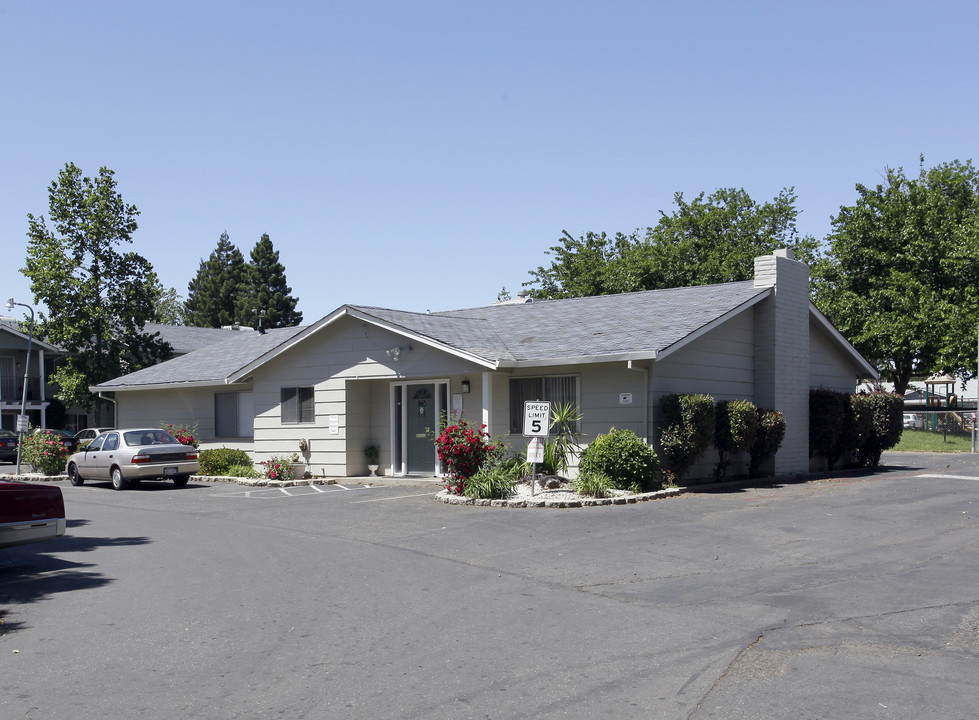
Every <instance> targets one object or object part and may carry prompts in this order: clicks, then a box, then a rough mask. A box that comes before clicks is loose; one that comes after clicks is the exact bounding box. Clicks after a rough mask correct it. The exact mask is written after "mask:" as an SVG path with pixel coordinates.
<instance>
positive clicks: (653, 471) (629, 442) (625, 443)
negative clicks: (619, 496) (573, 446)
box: [578, 428, 662, 491]
mask: <svg viewBox="0 0 979 720" xmlns="http://www.w3.org/2000/svg"><path fill="white" fill-rule="evenodd" d="M578 474H579V475H580V476H581V477H584V478H588V477H594V476H599V475H604V476H606V477H608V479H609V480H611V481H612V483H614V484H615V486H616V487H617V488H620V489H622V490H631V489H635V488H636V487H639V488H642V489H643V490H647V491H648V490H656V489H659V488H660V487H662V480H661V479H660V475H659V459H658V458H657V457H656V451H655V450H653V448H651V447H650V446H649V445H648V444H647V443H646V441H645V440H643V439H642V438H641V437H639V436H638V435H636V434H635V433H634V432H632V430H616V429H615V428H612V429H611V430H610V431H609V432H608V433H606V434H604V435H599V436H598V437H597V438H595V440H594V441H593V442H592V443H591V444H589V445H588V447H586V448H585V449H584V450H583V451H582V453H581V462H580V464H579V465H578Z"/></svg>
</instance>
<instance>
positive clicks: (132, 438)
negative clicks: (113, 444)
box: [123, 430, 179, 447]
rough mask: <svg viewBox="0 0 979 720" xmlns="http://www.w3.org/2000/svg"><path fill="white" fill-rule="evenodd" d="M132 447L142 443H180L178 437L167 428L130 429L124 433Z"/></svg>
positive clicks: (127, 442)
mask: <svg viewBox="0 0 979 720" xmlns="http://www.w3.org/2000/svg"><path fill="white" fill-rule="evenodd" d="M123 437H124V438H125V439H126V444H127V445H129V446H130V447H132V446H140V445H178V444H179V443H178V442H177V440H176V438H174V437H173V435H171V434H170V433H168V432H167V431H166V430H130V431H129V432H126V433H123Z"/></svg>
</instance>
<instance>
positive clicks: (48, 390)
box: [0, 317, 64, 430]
mask: <svg viewBox="0 0 979 720" xmlns="http://www.w3.org/2000/svg"><path fill="white" fill-rule="evenodd" d="M28 340H29V338H28V336H27V334H25V333H23V332H21V331H20V327H19V326H18V324H17V321H16V320H14V319H13V318H9V317H2V318H0V426H2V427H3V428H4V429H5V430H13V429H15V427H16V423H17V416H18V415H20V410H21V402H22V400H23V399H24V392H23V391H24V367H25V366H24V363H25V362H26V361H27V345H28ZM62 355H64V353H63V352H62V351H61V350H59V349H58V348H56V347H55V346H54V345H49V344H48V343H46V342H43V341H41V340H38V339H37V338H36V337H35V338H33V341H32V342H31V358H30V365H29V367H28V368H27V370H28V375H27V404H26V408H25V409H26V411H27V415H28V417H29V418H30V423H31V425H32V426H35V427H47V409H48V406H49V405H50V404H51V399H52V398H54V389H53V388H52V387H51V386H50V385H49V384H48V381H47V378H48V376H49V375H50V374H51V371H52V369H53V367H54V362H55V360H56V359H57V358H58V357H60V356H62Z"/></svg>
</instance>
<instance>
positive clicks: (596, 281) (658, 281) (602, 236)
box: [525, 188, 817, 298]
mask: <svg viewBox="0 0 979 720" xmlns="http://www.w3.org/2000/svg"><path fill="white" fill-rule="evenodd" d="M795 202H796V195H795V192H794V190H793V189H792V188H787V189H783V190H782V191H781V192H779V194H778V195H777V196H776V197H775V198H773V199H772V200H771V201H769V202H765V203H762V204H760V205H759V204H758V203H756V202H755V201H754V200H752V199H751V197H750V196H749V195H748V193H747V192H745V191H744V190H742V189H734V188H722V189H719V190H716V191H714V192H713V193H711V194H710V195H708V196H705V194H704V193H700V194H699V195H697V197H695V198H694V199H693V200H692V201H689V202H688V201H686V200H685V199H684V197H683V194H682V193H676V194H675V195H674V203H675V204H676V209H675V210H674V211H673V212H672V213H671V214H666V213H665V212H662V211H661V212H660V220H659V222H658V223H657V225H656V226H655V227H648V228H646V230H645V232H642V231H640V230H636V231H634V232H633V233H631V234H629V235H626V234H623V233H617V234H616V235H614V236H609V235H607V234H606V233H604V232H602V233H597V232H589V233H587V234H585V235H584V236H582V237H580V238H578V239H575V238H574V237H572V236H571V235H570V234H569V233H568V232H566V231H565V232H564V234H563V237H562V238H561V244H560V245H556V246H554V247H551V249H550V250H549V251H548V253H547V254H548V255H551V256H552V257H553V260H552V261H551V265H550V267H543V266H540V267H538V268H537V270H534V271H531V275H532V276H533V278H534V279H533V280H531V281H530V282H528V283H525V284H526V285H528V286H530V287H531V294H532V295H534V296H536V297H545V298H565V297H582V296H587V295H608V294H613V293H620V292H633V291H637V290H655V289H659V288H668V287H680V286H686V285H706V284H710V283H721V282H733V281H736V280H748V279H751V277H752V276H753V274H754V258H755V257H757V256H759V255H766V254H768V253H771V252H772V251H774V250H777V249H778V248H783V247H789V248H792V249H793V250H794V251H795V253H796V256H797V257H798V258H800V259H801V260H804V261H805V260H809V259H811V258H813V257H814V256H815V253H816V248H817V243H816V240H815V239H814V238H812V237H810V236H804V237H800V236H799V233H798V230H797V228H796V219H797V216H798V211H797V210H796V207H795Z"/></svg>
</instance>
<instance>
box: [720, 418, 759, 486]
mask: <svg viewBox="0 0 979 720" xmlns="http://www.w3.org/2000/svg"><path fill="white" fill-rule="evenodd" d="M714 420H715V422H714V447H715V448H717V467H715V468H714V478H715V479H716V480H721V479H723V478H724V476H725V474H726V473H727V466H728V465H730V464H731V460H730V458H731V456H734V455H739V454H741V453H744V452H747V451H748V450H749V449H750V448H751V446H752V445H754V443H755V436H756V435H757V434H758V408H757V407H755V404H754V403H753V402H749V401H748V400H720V401H718V403H717V406H716V408H715V413H714Z"/></svg>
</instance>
